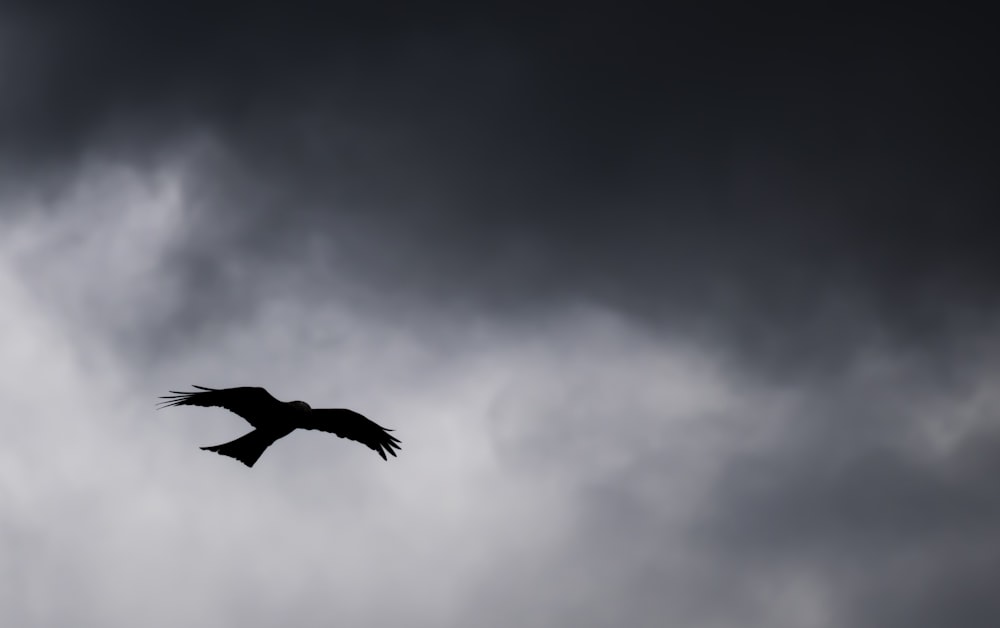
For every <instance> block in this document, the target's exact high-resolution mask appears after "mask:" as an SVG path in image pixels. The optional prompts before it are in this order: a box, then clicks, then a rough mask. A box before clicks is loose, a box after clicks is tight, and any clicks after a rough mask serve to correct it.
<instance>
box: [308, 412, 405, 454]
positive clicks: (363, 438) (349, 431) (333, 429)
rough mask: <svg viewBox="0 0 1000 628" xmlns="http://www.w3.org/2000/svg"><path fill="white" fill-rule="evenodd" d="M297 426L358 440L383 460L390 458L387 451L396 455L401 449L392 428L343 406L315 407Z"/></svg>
mask: <svg viewBox="0 0 1000 628" xmlns="http://www.w3.org/2000/svg"><path fill="white" fill-rule="evenodd" d="M296 427H299V428H301V429H304V430H321V431H323V432H330V433H331V434H336V435H337V436H339V437H341V438H348V439H350V440H353V441H357V442H359V443H361V444H363V445H367V446H368V447H370V448H371V449H372V450H374V451H375V452H377V453H378V455H380V456H382V459H383V460H388V458H386V457H385V453H386V452H389V453H390V454H392V455H393V456H395V455H396V452H395V450H396V449H399V439H398V438H396V437H395V436H392V435H390V434H389V432H391V431H392V430H390V429H386V428H384V427H382V426H381V425H379V424H378V423H375V422H374V421H372V420H370V419H368V418H367V417H365V416H364V415H361V414H358V413H357V412H355V411H354V410H347V409H343V408H318V409H314V410H313V411H312V412H309V413H307V415H306V416H303V417H302V418H301V419H300V420H299V421H298V422H297V423H296Z"/></svg>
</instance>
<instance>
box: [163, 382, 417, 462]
mask: <svg viewBox="0 0 1000 628" xmlns="http://www.w3.org/2000/svg"><path fill="white" fill-rule="evenodd" d="M194 387H195V388H197V389H198V390H199V391H201V392H178V391H176V390H171V391H170V393H171V394H170V395H164V396H162V397H160V399H163V401H161V402H159V406H158V407H157V409H162V408H168V407H172V406H201V407H213V406H214V407H220V408H225V409H226V410H229V411H230V412H233V413H235V414H238V415H239V416H241V417H243V418H244V419H246V422H247V423H249V424H250V425H252V426H253V427H254V430H253V431H251V432H248V433H246V434H244V435H243V436H240V437H239V438H237V439H236V440H233V441H230V442H228V443H222V444H221V445H212V446H210V447H202V449H204V450H207V451H214V452H216V453H218V454H222V455H223V456H229V457H230V458H236V459H237V460H239V461H240V462H242V463H243V464H245V465H246V466H248V467H252V466H253V465H254V463H255V462H257V459H258V458H260V456H261V454H263V453H264V450H265V449H267V448H268V447H270V446H271V444H272V443H273V442H274V441H276V440H278V439H279V438H284V437H285V436H288V435H289V434H291V433H292V432H294V431H295V430H297V429H301V430H321V431H324V432H331V433H333V434H336V435H337V436H339V437H341V438H349V439H351V440H354V441H357V442H359V443H361V444H363V445H367V446H368V447H369V448H371V449H373V450H374V451H376V452H377V453H378V455H380V456H382V459H383V460H388V458H386V457H385V454H386V452H389V453H390V454H392V455H393V456H395V455H396V451H395V450H396V449H399V439H397V438H395V437H394V436H391V435H390V434H389V432H391V431H392V430H389V429H386V428H384V427H382V426H381V425H378V424H377V423H375V422H374V421H371V420H369V419H368V418H367V417H365V416H363V415H361V414H358V413H357V412H355V411H353V410H347V409H344V408H311V407H310V406H309V404H308V403H306V402H304V401H278V400H277V399H275V398H274V397H272V396H271V393H269V392H267V391H266V390H264V389H263V388H260V387H256V386H241V387H239V388H222V389H216V388H205V387H204V386H194Z"/></svg>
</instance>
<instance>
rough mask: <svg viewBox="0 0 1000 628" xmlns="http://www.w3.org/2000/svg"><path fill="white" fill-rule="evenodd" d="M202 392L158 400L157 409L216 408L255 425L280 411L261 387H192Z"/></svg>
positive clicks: (278, 405) (181, 394) (171, 395)
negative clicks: (182, 407)
mask: <svg viewBox="0 0 1000 628" xmlns="http://www.w3.org/2000/svg"><path fill="white" fill-rule="evenodd" d="M195 388H197V389H198V390H200V391H201V392H178V391H176V390H171V391H170V392H171V393H172V394H170V395H165V396H163V397H160V399H163V401H161V402H160V405H159V408H168V407H171V406H202V407H211V406H217V407H220V408H225V409H226V410H229V411H230V412H234V413H236V414H238V415H239V416H241V417H243V418H244V419H246V421H247V423H249V424H250V425H253V426H254V427H257V426H258V423H259V422H260V420H261V419H266V418H267V417H269V416H271V415H273V414H274V413H275V412H277V411H280V409H281V407H282V403H281V402H280V401H278V400H277V399H275V398H274V397H273V396H271V393H269V392H267V391H266V390H264V389H263V388H260V387H257V386H241V387H239V388H221V389H219V388H205V387H204V386H195Z"/></svg>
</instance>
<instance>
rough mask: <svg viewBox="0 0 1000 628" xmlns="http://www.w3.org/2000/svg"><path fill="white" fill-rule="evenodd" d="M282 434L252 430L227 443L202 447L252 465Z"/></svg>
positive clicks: (249, 465)
mask: <svg viewBox="0 0 1000 628" xmlns="http://www.w3.org/2000/svg"><path fill="white" fill-rule="evenodd" d="M282 436H284V434H272V433H268V432H263V431H261V430H254V431H252V432H248V433H246V434H244V435H243V436H240V437H239V438H237V439H236V440H231V441H229V442H228V443H222V444H221V445H211V446H209V447H202V449H204V450H206V451H214V452H215V453H217V454H222V455H223V456H229V457H230V458H236V459H237V460H239V461H240V462H242V463H243V464H245V465H246V466H248V467H252V466H253V465H254V463H255V462H257V459H258V458H260V456H261V454H263V453H264V450H265V449H267V448H268V447H270V446H271V443H273V442H274V441H276V440H278V439H279V438H281V437H282Z"/></svg>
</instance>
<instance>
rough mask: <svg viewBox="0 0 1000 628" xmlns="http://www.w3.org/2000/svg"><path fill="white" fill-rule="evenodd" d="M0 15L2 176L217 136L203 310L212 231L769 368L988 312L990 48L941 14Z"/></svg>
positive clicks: (278, 253)
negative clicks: (645, 327) (651, 333)
mask: <svg viewBox="0 0 1000 628" xmlns="http://www.w3.org/2000/svg"><path fill="white" fill-rule="evenodd" d="M8 13H9V14H10V15H12V16H14V18H16V19H15V20H14V21H13V23H15V24H18V25H23V26H22V28H21V31H22V32H26V33H28V35H27V36H25V37H23V38H22V40H21V42H23V43H20V48H18V53H19V57H18V60H17V63H16V64H12V63H11V62H8V63H6V64H5V66H6V67H8V68H9V67H11V66H12V65H13V67H14V71H13V82H14V85H16V86H17V88H18V89H16V90H15V93H17V94H18V97H17V98H15V99H14V100H13V101H12V102H8V103H6V105H5V109H6V111H5V113H4V116H3V124H4V127H5V132H4V134H5V136H7V137H12V138H13V141H8V142H5V156H4V159H5V163H13V162H14V161H15V160H16V162H18V163H25V162H26V163H47V164H50V165H51V164H62V165H63V166H66V165H67V164H72V163H74V160H75V159H77V158H79V156H80V155H81V154H82V153H84V152H86V151H91V152H92V151H95V150H104V151H105V152H107V153H108V154H110V155H116V154H117V155H128V158H129V159H137V158H140V157H147V158H148V157H151V156H155V155H156V153H157V151H158V150H163V149H164V146H169V145H171V143H172V142H176V141H177V140H178V138H183V137H187V136H195V135H199V134H201V135H208V136H210V137H213V138H215V140H216V141H218V142H219V144H218V146H219V151H220V152H219V153H217V155H216V158H214V159H208V160H207V162H209V163H205V164H203V165H202V166H201V167H200V169H199V171H200V174H201V175H202V176H201V180H200V183H199V187H198V188H197V189H198V193H199V194H202V195H204V198H205V203H207V204H208V205H210V206H212V211H211V213H210V215H208V216H206V217H204V218H203V221H204V222H205V224H206V225H215V230H214V231H212V230H209V232H210V233H214V234H215V235H213V236H210V237H203V238H201V239H197V238H196V239H195V240H194V243H193V244H192V245H191V246H190V247H189V249H187V250H184V251H183V253H182V258H183V260H184V261H183V262H182V264H183V265H184V266H186V268H187V271H186V272H187V273H188V274H189V276H190V277H191V278H192V280H194V279H193V278H197V281H198V282H201V283H202V284H204V285H206V286H209V288H208V289H209V290H210V291H213V292H214V294H216V296H218V289H219V287H220V286H222V285H224V282H212V281H211V280H210V279H209V278H210V277H211V276H212V275H213V274H214V272H215V271H213V269H212V266H213V265H214V264H213V261H212V254H211V250H213V249H214V248H219V247H220V243H221V244H222V245H224V246H227V247H229V246H232V247H235V248H234V249H233V251H234V252H235V251H241V252H242V254H243V255H245V256H247V257H246V262H247V263H248V264H254V263H261V262H260V260H262V259H263V260H264V262H263V263H266V264H268V265H271V264H274V263H276V262H280V261H281V260H289V259H292V260H294V259H296V256H297V255H298V252H300V251H301V250H302V248H303V247H302V244H301V243H302V241H303V240H305V239H308V238H310V237H311V238H313V239H314V240H315V239H319V240H320V241H322V242H324V243H325V244H324V245H325V246H327V247H328V248H331V250H334V251H336V254H335V255H332V257H331V259H333V260H334V261H333V262H332V263H334V264H335V265H336V267H337V268H341V269H342V268H350V269H351V273H350V274H351V275H352V276H356V277H358V278H359V279H360V280H361V281H363V282H366V283H367V284H368V285H370V286H374V287H376V288H377V289H379V290H382V291H385V292H402V293H405V294H406V295H407V298H408V299H411V300H413V299H417V300H421V299H422V300H441V299H445V300H452V301H457V302H459V303H461V304H465V305H470V304H471V305H472V306H473V307H474V308H480V307H494V308H495V307H504V308H511V307H513V308H515V309H524V308H525V307H526V304H531V303H535V304H541V305H544V304H546V303H551V302H553V300H561V299H584V300H596V301H602V302H605V303H610V304H612V305H613V306H614V307H616V308H619V309H622V310H624V311H626V312H629V313H631V314H633V315H635V316H637V317H638V318H639V319H640V320H644V321H646V322H650V323H652V324H653V325H654V326H655V327H659V326H662V325H664V324H670V325H675V326H676V325H681V326H682V327H683V328H688V329H691V328H698V327H699V326H702V327H708V328H710V331H711V333H713V334H718V333H723V332H724V333H726V334H727V335H728V337H729V338H730V339H733V338H744V339H746V338H753V339H754V340H753V341H746V340H744V342H750V344H751V345H752V346H749V347H747V348H748V350H751V351H753V352H756V353H758V354H760V356H761V357H767V356H768V354H769V352H774V353H775V357H774V358H773V360H774V361H775V362H778V361H780V360H784V359H786V358H788V357H789V356H788V355H787V353H786V352H787V351H788V350H790V349H788V347H789V346H792V345H794V346H805V345H809V351H810V352H812V353H821V352H820V351H818V349H820V348H822V349H825V350H828V351H829V350H832V348H833V347H841V346H844V343H843V342H841V341H842V340H848V341H849V342H848V343H847V344H848V345H850V344H852V343H856V342H860V341H862V340H863V338H861V337H860V336H863V334H861V333H860V331H859V330H858V329H855V328H860V327H864V326H865V325H867V324H868V322H869V319H871V318H875V319H878V318H879V317H884V316H886V317H889V319H891V321H892V324H891V325H888V326H887V327H888V328H889V329H891V330H892V331H893V333H899V334H901V335H902V336H903V337H904V338H905V339H911V338H912V337H914V335H916V336H920V335H924V336H926V335H927V334H928V333H929V332H932V331H940V329H941V328H942V327H947V325H946V321H947V320H949V319H948V316H949V312H948V310H949V308H950V307H952V305H955V306H957V305H958V304H959V303H960V304H961V305H962V306H967V305H973V306H978V305H982V304H991V303H992V299H993V298H992V296H991V295H992V292H993V291H992V288H994V287H995V286H994V269H995V266H996V261H997V260H996V254H995V250H996V248H995V247H994V246H992V242H991V240H990V238H989V236H988V233H989V229H988V227H989V218H988V214H989V212H988V209H989V208H990V207H992V206H994V205H995V203H996V201H997V197H996V186H995V184H994V183H993V181H992V177H991V174H990V173H991V172H992V170H993V167H994V166H995V165H996V161H995V159H994V156H995V148H994V146H995V142H994V140H995V139H996V138H995V132H993V131H991V130H990V129H991V128H992V125H987V124H986V123H987V122H988V118H989V116H990V115H991V113H990V111H991V108H990V106H989V96H990V94H989V93H988V92H987V89H988V88H987V87H986V85H987V84H988V81H983V80H981V77H982V76H985V75H986V74H987V73H986V72H985V70H986V68H985V62H984V61H983V60H982V59H983V57H984V56H983V55H982V52H983V47H984V46H985V44H986V40H985V39H983V38H982V37H981V35H982V33H980V32H979V31H978V30H975V29H971V28H970V27H969V26H968V24H961V25H956V24H950V23H949V22H948V19H947V17H946V16H945V17H942V16H934V19H933V20H930V19H925V18H922V17H921V16H915V15H907V16H899V15H886V16H881V15H874V14H873V15H865V16H843V15H836V14H833V13H830V14H825V13H824V12H823V11H822V10H821V9H816V10H814V11H812V12H809V13H798V14H785V15H777V16H772V15H767V16H764V15H757V14H755V13H753V12H752V11H750V10H748V9H733V8H731V9H728V10H718V11H715V12H709V11H693V10H692V11H680V12H677V13H676V14H675V15H673V16H661V17H660V18H659V19H655V20H654V19H653V16H652V15H646V14H642V13H641V12H638V11H634V10H630V9H628V8H619V9H610V8H608V7H598V6H583V7H578V8H576V9H574V10H572V11H555V10H546V9H544V8H538V9H535V10H534V11H532V12H525V13H520V12H516V11H510V10H507V11H502V10H494V9H492V8H490V7H485V8H475V9H473V8H469V7H465V8H455V7H450V8H443V7H442V8H440V10H438V11H434V10H429V9H428V10H427V11H421V12H417V11H415V10H414V9H412V8H404V7H394V6H388V5H386V6H375V5H365V7H364V8H355V9H343V10H330V9H321V8H319V7H318V5H317V6H307V5H303V6H292V5H288V6H284V7H283V8H282V9H281V10H280V11H279V10H276V9H274V8H258V9H254V8H247V7H241V8H239V9H234V8H232V7H230V6H228V5H225V4H214V5H213V4H205V3H199V4H196V5H195V4H192V5H186V4H184V3H180V4H178V3H171V4H144V5H143V6H142V7H141V8H140V7H138V6H133V5H129V4H125V3H115V2H107V3H88V4H87V5H83V4H73V5H66V6H65V7H63V8H62V9H61V10H58V11H55V10H49V9H46V10H42V9H40V8H34V5H24V7H22V8H20V10H13V11H8ZM8 72H10V70H8ZM976 76H979V77H980V78H979V79H976V78H975V77H976ZM9 80H10V79H8V81H9ZM34 160H41V161H40V162H36V161H34ZM219 225H223V227H222V228H219ZM213 237H215V238H218V239H219V240H218V241H208V242H205V241H204V240H211V238H213ZM199 247H200V248H201V250H198V249H199ZM192 249H193V250H192ZM234 254H235V253H234ZM253 260H256V261H253ZM195 285H197V284H195ZM845 303H846V305H845ZM830 312H833V314H830ZM838 316H840V317H841V319H842V320H841V319H838ZM817 320H819V321H821V322H820V323H818V324H817V323H816V322H815V321H817ZM817 326H820V327H824V328H832V329H833V335H834V336H835V338H834V341H832V342H826V341H820V342H819V343H815V342H813V341H811V340H810V338H812V337H813V336H814V335H815V333H816V331H815V327H817ZM776 330H780V332H778V331H776ZM785 335H792V336H793V337H794V338H795V340H794V342H792V343H789V342H786V341H784V340H782V337H783V336H785ZM837 336H842V338H841V337H837ZM810 343H812V344H810ZM818 345H822V347H820V346H818ZM793 357H801V356H794V355H793Z"/></svg>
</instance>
